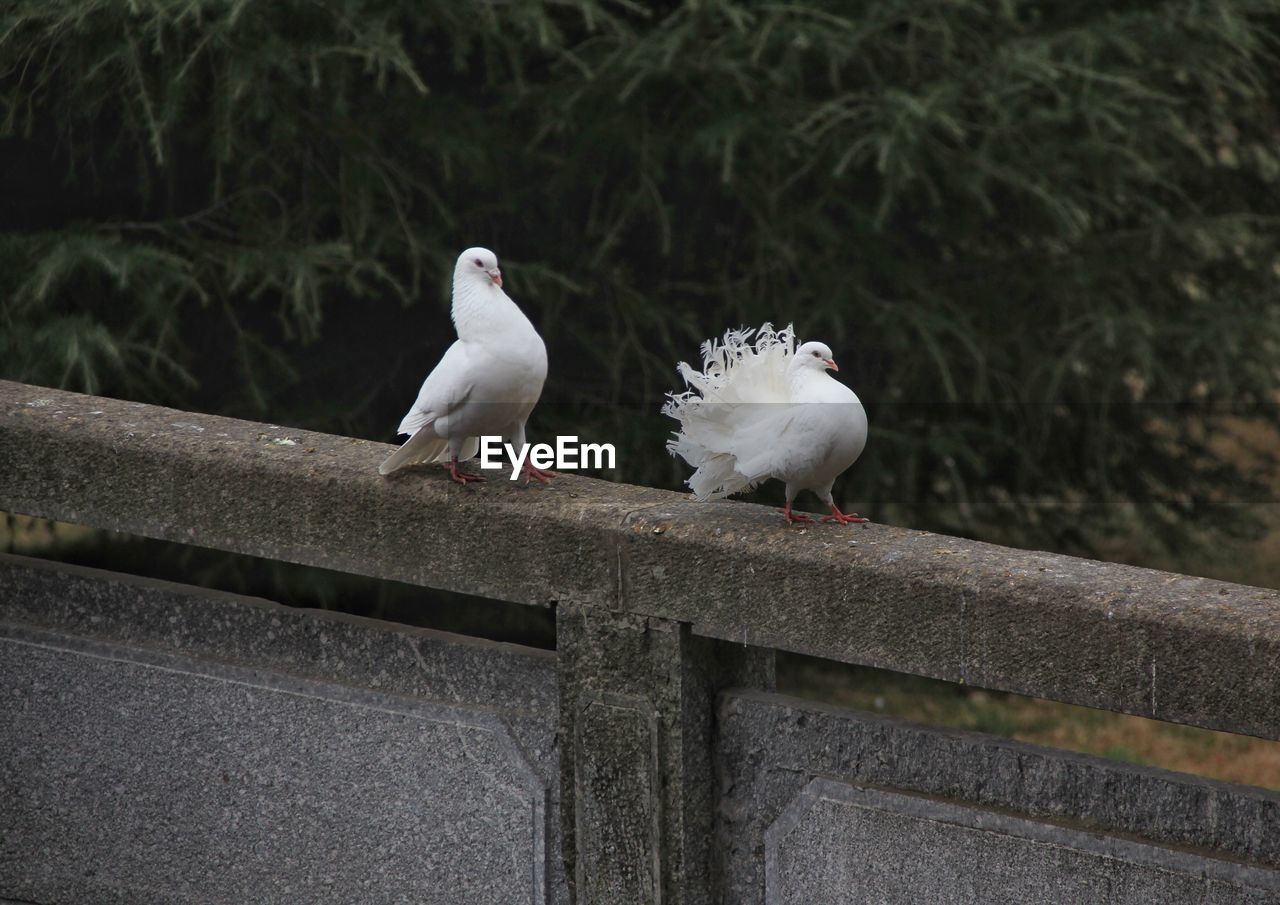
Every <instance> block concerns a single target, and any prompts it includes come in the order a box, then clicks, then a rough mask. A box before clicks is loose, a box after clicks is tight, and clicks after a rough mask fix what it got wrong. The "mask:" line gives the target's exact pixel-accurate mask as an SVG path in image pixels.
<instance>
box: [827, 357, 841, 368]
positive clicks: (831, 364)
mask: <svg viewBox="0 0 1280 905" xmlns="http://www.w3.org/2000/svg"><path fill="white" fill-rule="evenodd" d="M827 367H828V368H830V369H831V370H833V371H838V370H840V366H839V365H838V364H836V360H835V359H834V358H828V359H827Z"/></svg>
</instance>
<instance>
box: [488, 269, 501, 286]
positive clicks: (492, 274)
mask: <svg viewBox="0 0 1280 905" xmlns="http://www.w3.org/2000/svg"><path fill="white" fill-rule="evenodd" d="M489 279H491V280H493V284H494V285H495V286H497V287H498V288H499V289H501V288H502V271H501V270H498V269H497V268H494V269H493V270H490V271H489Z"/></svg>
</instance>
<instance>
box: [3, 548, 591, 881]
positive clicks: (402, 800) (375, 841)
mask: <svg viewBox="0 0 1280 905" xmlns="http://www.w3.org/2000/svg"><path fill="white" fill-rule="evenodd" d="M0 696H2V697H3V701H4V704H3V706H0V751H3V752H5V754H4V756H3V757H0V789H3V790H4V805H3V808H0V899H3V898H6V897H7V898H9V899H14V900H19V901H23V902H35V903H40V905H55V903H86V902H93V903H108V902H119V903H129V905H133V903H149V902H156V903H160V902H166V903H169V902H227V903H233V902H234V903H242V902H265V901H278V902H308V903H321V902H335V903H337V902H344V903H345V902H352V901H359V902H367V903H381V902H388V903H389V902H431V903H450V905H453V903H462V902H467V903H471V902H474V903H482V902H483V903H495V905H498V903H513V902H524V903H538V905H541V903H547V902H553V903H554V902H564V901H567V895H568V894H567V888H566V886H565V883H564V878H563V877H564V874H563V861H562V859H561V857H560V845H559V820H558V798H559V796H558V793H557V785H556V782H555V779H556V778H557V776H558V763H557V752H556V745H555V738H554V730H555V726H556V693H555V675H554V663H553V661H552V660H551V658H550V657H549V656H548V655H546V654H544V653H542V652H537V651H527V650H522V649H519V648H515V647H513V646H511V645H497V644H489V643H485V642H477V641H475V640H472V639H455V638H452V637H450V636H447V635H442V634H440V633H431V632H421V631H414V630H411V629H405V628H399V627H394V626H389V625H380V624H377V623H371V622H366V621H364V620H358V619H350V618H347V617H342V616H332V615H319V614H315V613H307V612H300V611H296V610H293V611H291V610H287V609H285V608H282V607H277V606H274V605H271V604H268V603H265V602H262V601H255V600H250V599H246V598H237V597H234V596H231V595H223V594H210V593H209V592H205V591H201V590H198V589H191V588H184V587H181V586H176V585H169V584H164V583H159V582H151V581H145V580H138V579H133V578H128V577H125V576H118V575H111V574H109V573H101V572H96V571H93V570H86V569H77V568H70V567H63V566H55V565H51V564H46V563H38V562H31V561H23V560H20V559H17V558H14V557H0Z"/></svg>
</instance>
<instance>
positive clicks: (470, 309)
mask: <svg viewBox="0 0 1280 905" xmlns="http://www.w3.org/2000/svg"><path fill="white" fill-rule="evenodd" d="M453 325H454V327H455V328H456V329H457V331H458V339H457V341H456V342H455V343H454V344H453V345H451V346H450V347H449V348H448V350H447V351H446V352H445V353H444V357H443V358H442V359H440V363H439V364H438V365H436V367H435V370H434V371H432V372H431V373H430V374H428V375H427V379H426V381H425V382H424V383H423V384H422V389H421V390H419V391H418V400H417V402H415V403H414V404H413V408H411V409H409V413H408V414H407V415H405V416H404V420H403V421H401V422H400V429H399V431H398V433H401V434H410V435H411V436H410V437H409V439H408V440H406V441H405V443H404V445H403V446H401V447H400V448H399V449H397V450H396V451H395V452H394V453H392V454H391V456H390V457H388V458H387V461H385V462H383V463H382V466H381V467H380V468H379V469H378V471H379V472H380V473H382V474H384V475H385V474H391V473H392V472H393V471H395V470H396V469H398V468H403V467H405V466H406V465H412V464H415V463H417V462H446V461H447V462H448V463H449V476H450V477H451V478H452V479H453V480H455V481H457V482H458V483H459V484H466V483H467V482H468V481H483V480H484V478H483V477H482V476H480V475H477V474H470V473H468V472H464V471H460V470H459V469H458V463H459V462H460V461H466V460H467V459H470V458H473V457H474V456H475V455H476V453H477V452H478V451H479V448H480V441H479V438H480V437H481V436H494V435H501V436H502V437H503V440H504V441H505V442H507V443H510V444H511V445H512V446H513V448H515V449H517V450H519V449H520V448H521V447H523V446H524V442H525V439H524V425H525V421H527V420H528V418H529V413H530V412H532V411H533V407H534V406H535V405H537V403H538V397H539V396H540V395H541V394H542V384H543V381H545V380H546V378H547V348H546V346H545V345H544V344H543V342H542V337H541V336H539V335H538V331H537V330H535V329H534V328H533V324H531V323H529V319H528V318H527V317H525V316H524V312H522V311H521V310H520V309H519V308H518V307H516V303H515V302H513V301H511V299H510V298H509V297H508V296H507V294H506V293H505V292H503V291H502V271H500V270H499V269H498V258H497V256H496V255H494V253H493V252H491V251H489V249H487V248H468V249H467V250H466V251H464V252H463V253H462V254H460V255H459V256H458V263H457V264H456V265H455V266H454V268H453ZM523 473H524V476H525V480H526V481H528V480H529V479H530V478H535V479H537V480H539V481H541V482H543V483H544V484H545V483H548V482H549V481H550V476H549V475H548V474H547V472H544V471H541V470H539V469H537V468H534V467H533V466H532V465H530V464H529V461H528V459H526V460H525V462H524V468H523Z"/></svg>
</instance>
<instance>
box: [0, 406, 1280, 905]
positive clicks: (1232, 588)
mask: <svg viewBox="0 0 1280 905" xmlns="http://www.w3.org/2000/svg"><path fill="white" fill-rule="evenodd" d="M388 452H389V448H388V447H387V446H385V445H383V444H376V443H368V442H364V441H359V440H353V439H351V438H345V437H332V436H326V435H322V434H312V433H307V432H304V431H296V430H292V429H285V428H280V427H277V426H274V425H263V424H255V423H251V422H244V421H235V420H232V419H226V418H212V417H207V416H202V415H195V414H191V413H186V412H176V411H172V410H168V409H161V408H155V407H151V406H143V405H138V404H135V403H128V402H120V401H117V400H108V399H100V398H94V397H86V396H79V395H76V394H72V393H62V392H58V391H53V390H46V389H42V388H36V387H27V386H22V385H19V384H11V383H5V382H2V381H0V510H4V511H14V512H21V513H25V514H29V515H39V516H45V517H50V518H59V519H66V520H69V521H78V522H81V523H84V524H88V525H91V526H94V527H99V528H108V529H115V530H123V531H129V532H133V533H136V534H141V535H144V536H150V537H158V538H163V539H167V540H173V541H179V542H184V543H190V544H196V545H201V546H206V547H211V548H216V549H224V550H232V551H236V552H241V553H249V554H254V555H259V556H266V557H271V558H276V559H281V560H286V561H290V562H299V563H304V564H311V565H318V566H324V567H329V568H336V569H342V570H346V571H350V572H353V573H358V574H363V575H369V576H373V577H378V578H389V579H396V580H401V581H409V582H414V583H417V584H421V585H425V586H429V587H437V588H444V589H450V590H459V591H465V592H469V593H474V594H481V595H484V596H488V597H493V598H497V599H503V600H511V601H516V602H519V603H524V604H529V605H541V606H554V607H555V608H556V625H557V650H556V651H555V652H554V653H551V652H539V651H530V650H526V649H522V648H519V647H514V646H511V645H499V644H491V643H487V642H481V641H476V640H472V639H463V638H458V637H456V636H449V635H443V634H439V633H433V632H426V631H418V630H414V629H409V628H405V627H402V626H394V625H389V624H385V623H377V622H370V621H366V620H359V619H351V618H348V617H343V616H336V615H333V614H326V613H317V612H307V611H301V610H288V609H285V608H282V607H279V606H275V605H273V604H270V603H267V602H264V601H254V600H248V599H245V598H242V597H235V596H232V595H225V594H217V593H214V592H209V591H205V590H200V589H195V588H188V587H183V586H178V585H172V584H165V583H160V582H152V581H146V580H143V579H137V578H132V577H128V576H121V575H113V574H110V573H105V572H98V571H93V570H85V569H77V568H74V567H68V566H60V565H55V564H48V563H39V562H33V561H30V560H24V559H21V558H16V557H3V556H0V702H2V703H3V706H0V794H2V795H3V796H4V797H3V801H2V805H3V806H2V807H0V901H16V902H22V903H37V905H53V903H62V902H94V903H96V902H228V903H242V902H247V901H273V902H305V903H312V902H355V901H358V902H399V901H413V902H450V903H454V902H457V903H468V902H544V901H545V902H552V903H557V905H558V903H564V902H568V901H576V902H579V903H590V905H595V903H600V905H616V903H631V902H654V903H658V902H660V903H664V905H713V903H721V902H726V903H757V902H762V901H764V902H771V903H775V902H776V903H781V902H797V903H799V902H806V903H807V902H814V903H818V902H832V903H840V902H881V903H888V905H893V903H899V902H912V903H916V902H920V903H936V902H957V903H959V902H976V903H992V902H1009V903H1014V902H1017V903H1034V902H1082V903H1094V902H1114V903H1134V902H1159V903H1161V905H1181V903H1184V902H1185V903H1190V902H1197V903H1204V902H1208V903H1226V902H1246V903H1259V902H1280V887H1278V886H1277V882H1276V875H1277V871H1278V870H1280V797H1278V796H1277V795H1276V794H1274V793H1268V792H1264V791H1261V790H1257V789H1250V788H1245V787H1239V786H1231V785H1227V784H1223V783H1212V782H1208V781H1204V780H1199V779H1195V778H1193V777H1187V776H1179V775H1175V774H1170V773H1165V772H1161V771H1156V770H1147V769H1143V768H1139V767H1131V766H1125V765H1120V764H1115V763H1110V762H1107V761H1102V760H1097V759H1093V758H1087V757H1080V756H1078V755H1074V754H1070V753H1067V752H1062V751H1054V750H1050V749H1044V748H1032V747H1029V746H1025V745H1016V744H1011V743H1008V742H1005V741H1002V740H999V739H994V738H990V737H986V736H981V735H971V734H965V733H957V732H943V731H938V730H934V729H927V728H924V727H919V726H912V725H909V724H905V723H902V722H899V721H894V720H887V719H883V718H877V717H873V716H868V715H865V714H857V713H853V712H849V711H843V710H838V709H833V708H822V707H816V706H813V705H806V704H802V703H800V702H797V701H794V700H790V699H787V698H782V697H778V696H776V695H772V694H770V691H771V689H772V687H773V676H774V652H775V650H789V651H798V652H801V653H806V654H811V655H815V656H823V657H828V658H831V659H834V660H840V661H843V662H850V663H861V664H867V665H872V666H880V667H885V668H889V669H895V670H899V671H902V672H910V673H916V674H920V675H927V676H934V677H937V678H944V679H952V680H958V681H964V682H967V683H969V684H973V685H979V686H985V687H990V688H994V689H999V690H1006V691H1014V692H1022V693H1029V694H1035V695H1038V696H1042V697H1048V698H1052V699H1055V700H1061V701H1067V702H1071V703H1078V704H1086V705H1090V706H1095V707H1101V708H1105V709H1109V710H1115V711H1121V712H1127V713H1137V714H1141V715H1144V716H1154V717H1158V718H1161V719H1166V720H1171V721H1177V722H1185V723H1190V724H1193V725H1199V726H1205V727H1210V728H1219V729H1225V730H1227V731H1235V732H1244V733H1250V734H1255V735H1259V736H1264V737H1269V738H1280V594H1278V593H1276V592H1274V591H1269V590H1264V589H1259V588H1247V587H1242V586H1239V585H1231V584H1226V583H1222V582H1214V581H1207V580H1204V579H1199V578H1194V577H1188V576H1177V575H1168V574H1164V573H1159V572H1154V571H1151V570H1145V569H1131V568H1125V567H1120V566H1114V565H1108V564H1105V563H1096V562H1088V561H1084V560H1077V559H1072V558H1070V557H1062V556H1053V555H1049V554H1044V553H1035V552H1028V551H1019V550H1007V549H1002V548H999V547H993V546H991V545H986V544H977V543H972V542H968V541H963V540H958V539H955V538H943V537H938V536H935V535H931V534H928V533H926V532H917V531H908V530H905V529H899V528H893V527H891V526H881V525H872V526H863V527H856V526H854V527H835V526H820V527H817V528H814V529H811V530H795V529H788V528H786V527H784V526H782V525H781V524H780V523H779V521H778V519H777V516H776V515H775V514H774V513H772V512H771V511H768V510H767V509H765V508H763V507H758V506H750V505H744V504H739V503H720V504H710V505H698V504H695V503H692V502H691V501H690V500H689V499H688V498H687V497H685V496H683V495H680V494H673V493H667V492H664V491H657V490H652V489H649V488H639V487H628V486H626V485H618V484H610V483H607V482H602V481H593V480H589V479H585V478H576V477H572V476H561V477H560V478H558V479H557V480H556V482H555V483H554V484H553V485H551V487H535V488H524V487H519V486H513V485H511V484H509V483H508V482H506V481H499V480H495V481H491V482H490V483H488V484H486V485H483V486H480V487H466V488H462V487H458V486H455V485H452V484H450V483H449V482H448V481H447V480H445V479H444V478H443V477H442V475H441V473H440V471H439V469H431V468H427V469H420V470H416V471H411V472H410V473H408V474H406V475H402V476H399V477H397V479H396V480H391V481H388V480H385V479H383V478H381V477H379V476H378V475H377V473H376V466H377V463H378V462H379V461H380V460H381V459H382V457H383V456H385V455H386V454H387V453H388ZM717 701H718V702H719V705H717Z"/></svg>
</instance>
